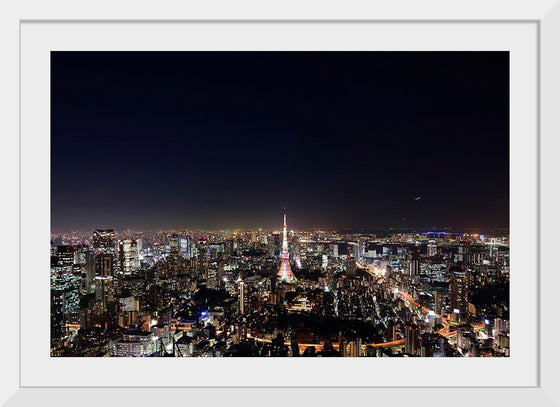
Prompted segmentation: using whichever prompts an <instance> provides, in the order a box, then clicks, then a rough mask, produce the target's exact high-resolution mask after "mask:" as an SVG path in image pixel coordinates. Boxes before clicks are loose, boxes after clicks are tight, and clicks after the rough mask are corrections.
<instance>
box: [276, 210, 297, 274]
mask: <svg viewBox="0 0 560 407" xmlns="http://www.w3.org/2000/svg"><path fill="white" fill-rule="evenodd" d="M278 277H279V278H280V280H282V281H286V282H288V283H292V282H295V281H296V278H295V276H294V273H293V272H292V268H291V267H290V253H289V251H288V226H287V224H286V214H284V229H283V230H282V252H281V253H280V271H278Z"/></svg>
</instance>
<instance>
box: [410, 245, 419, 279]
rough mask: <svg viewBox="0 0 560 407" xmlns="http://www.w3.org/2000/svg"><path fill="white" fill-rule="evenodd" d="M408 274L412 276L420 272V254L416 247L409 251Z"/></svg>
mask: <svg viewBox="0 0 560 407" xmlns="http://www.w3.org/2000/svg"><path fill="white" fill-rule="evenodd" d="M408 274H409V276H410V277H415V276H417V275H419V274H420V254H419V253H418V250H417V249H416V248H414V249H412V250H411V251H410V253H409V259H408Z"/></svg>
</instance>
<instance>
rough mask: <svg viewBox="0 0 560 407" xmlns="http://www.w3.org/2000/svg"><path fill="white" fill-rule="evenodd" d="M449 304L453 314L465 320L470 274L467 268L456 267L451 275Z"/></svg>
mask: <svg viewBox="0 0 560 407" xmlns="http://www.w3.org/2000/svg"><path fill="white" fill-rule="evenodd" d="M449 305H450V306H451V312H452V313H453V314H459V315H458V318H457V319H459V320H464V319H465V316H466V313H467V309H468V276H467V272H466V271H465V270H462V269H459V268H455V269H454V270H452V271H450V276H449Z"/></svg>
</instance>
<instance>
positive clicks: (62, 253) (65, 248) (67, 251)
mask: <svg viewBox="0 0 560 407" xmlns="http://www.w3.org/2000/svg"><path fill="white" fill-rule="evenodd" d="M56 260H57V265H58V267H72V266H73V265H74V247H73V246H70V245H62V246H57V248H56Z"/></svg>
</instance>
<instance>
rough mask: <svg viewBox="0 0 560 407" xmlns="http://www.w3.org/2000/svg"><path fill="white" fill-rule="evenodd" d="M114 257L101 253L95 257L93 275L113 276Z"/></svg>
mask: <svg viewBox="0 0 560 407" xmlns="http://www.w3.org/2000/svg"><path fill="white" fill-rule="evenodd" d="M113 265H114V256H113V255H112V254H107V253H101V254H98V255H96V256H95V275H96V276H101V277H105V276H111V277H112V276H113Z"/></svg>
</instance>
